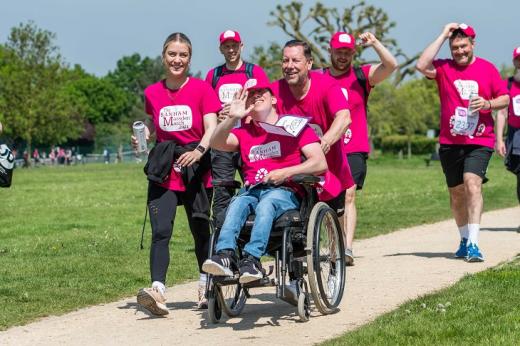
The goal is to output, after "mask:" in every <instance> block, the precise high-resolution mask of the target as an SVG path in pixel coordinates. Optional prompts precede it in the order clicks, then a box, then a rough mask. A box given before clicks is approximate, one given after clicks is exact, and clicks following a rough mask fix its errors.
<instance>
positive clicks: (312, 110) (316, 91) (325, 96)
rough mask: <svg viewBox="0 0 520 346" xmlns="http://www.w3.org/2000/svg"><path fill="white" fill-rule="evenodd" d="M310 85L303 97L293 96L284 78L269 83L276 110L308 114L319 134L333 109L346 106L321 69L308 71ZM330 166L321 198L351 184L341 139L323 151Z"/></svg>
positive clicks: (338, 90)
mask: <svg viewBox="0 0 520 346" xmlns="http://www.w3.org/2000/svg"><path fill="white" fill-rule="evenodd" d="M309 78H310V79H311V87H310V90H309V92H308V93H307V95H305V97H304V98H303V99H302V100H296V99H295V98H294V96H293V94H292V92H291V90H290V89H289V85H288V84H287V82H286V81H285V80H284V79H280V80H278V81H276V82H274V83H273V84H272V85H271V87H272V89H273V92H274V94H275V95H276V98H277V100H278V103H277V108H278V114H291V115H300V116H305V117H311V121H310V122H311V124H310V126H311V127H312V128H313V129H314V131H315V132H316V134H317V135H318V137H321V136H322V135H323V134H324V133H326V132H327V131H328V130H329V128H330V126H331V125H332V122H333V121H334V118H335V116H336V113H337V112H339V111H341V110H344V109H349V105H348V102H347V99H346V98H345V95H343V92H342V91H341V89H340V87H339V85H338V84H337V82H336V81H335V80H334V79H332V78H330V77H328V76H325V75H323V74H321V73H318V72H312V71H311V72H310V73H309ZM326 158H327V165H328V166H329V170H328V171H327V172H326V173H325V176H324V183H323V190H321V189H320V190H319V191H318V192H319V197H320V200H322V201H327V200H330V199H332V198H334V197H336V196H338V195H339V194H340V193H341V192H342V191H344V190H346V189H348V188H349V187H351V186H352V185H354V181H353V179H352V174H351V173H350V168H349V166H348V162H347V158H346V156H345V154H344V151H343V145H342V143H341V140H339V141H337V142H336V143H334V144H333V145H332V146H331V148H330V151H329V152H328V153H327V155H326Z"/></svg>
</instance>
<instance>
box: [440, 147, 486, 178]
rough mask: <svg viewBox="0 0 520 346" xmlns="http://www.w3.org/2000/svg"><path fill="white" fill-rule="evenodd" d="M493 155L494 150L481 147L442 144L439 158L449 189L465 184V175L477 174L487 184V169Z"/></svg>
mask: <svg viewBox="0 0 520 346" xmlns="http://www.w3.org/2000/svg"><path fill="white" fill-rule="evenodd" d="M492 154H493V149H491V148H488V147H484V146H481V145H446V144H441V146H440V148H439V158H440V160H441V165H442V170H443V172H444V175H445V176H446V183H447V184H448V187H455V186H458V185H460V184H462V183H464V178H463V176H464V173H473V174H476V175H478V176H479V177H481V178H482V184H484V183H486V182H487V181H488V178H487V177H486V172H487V167H488V164H489V160H490V159H491V155H492Z"/></svg>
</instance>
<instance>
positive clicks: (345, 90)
mask: <svg viewBox="0 0 520 346" xmlns="http://www.w3.org/2000/svg"><path fill="white" fill-rule="evenodd" d="M341 92H342V93H343V96H345V99H346V100H347V101H348V91H347V89H345V88H341Z"/></svg>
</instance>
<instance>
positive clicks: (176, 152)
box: [132, 32, 221, 315]
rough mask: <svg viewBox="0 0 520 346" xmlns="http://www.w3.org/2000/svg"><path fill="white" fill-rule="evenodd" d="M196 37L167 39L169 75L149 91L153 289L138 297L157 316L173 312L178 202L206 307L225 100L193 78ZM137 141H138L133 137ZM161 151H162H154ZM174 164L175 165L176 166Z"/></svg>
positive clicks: (201, 300) (165, 53) (200, 296)
mask: <svg viewBox="0 0 520 346" xmlns="http://www.w3.org/2000/svg"><path fill="white" fill-rule="evenodd" d="M191 56H192V46H191V42H190V40H189V39H188V37H187V36H186V35H184V34H183V33H178V32H177V33H174V34H171V35H170V36H168V37H167V38H166V41H165V42H164V45H163V49H162V60H163V64H164V68H165V71H166V79H163V80H161V81H159V82H157V83H155V84H152V85H150V86H148V87H147V88H146V89H145V91H144V96H145V111H146V113H147V114H148V116H149V117H148V118H147V119H146V122H145V123H146V128H145V133H146V138H147V139H149V138H150V134H155V136H156V138H157V142H158V144H157V145H156V146H155V147H154V148H153V149H152V151H151V152H150V155H149V158H148V163H147V167H148V168H147V170H148V180H150V181H149V184H148V197H147V202H148V210H149V215H150V224H151V226H152V244H151V248H150V271H151V284H152V285H151V288H143V289H141V290H139V293H138V295H137V302H138V303H139V305H141V306H142V307H144V308H145V309H147V310H148V311H150V312H151V313H152V314H154V315H166V314H168V308H167V307H166V298H165V292H166V272H167V270H168V266H169V263H170V251H169V244H170V239H171V236H172V232H173V225H174V223H175V215H176V210H177V206H178V205H181V204H182V205H183V206H184V209H185V211H186V215H187V219H188V224H189V227H190V230H191V233H192V235H193V239H194V242H195V255H196V256H197V262H198V269H199V273H200V277H199V289H198V303H197V306H198V307H199V308H207V301H206V298H205V297H204V294H205V289H206V280H207V275H206V273H203V272H202V263H203V262H204V261H205V260H206V258H207V257H208V250H209V248H208V246H209V239H210V233H209V229H210V227H209V216H210V200H211V181H210V180H211V172H210V166H211V162H210V156H209V153H208V149H209V142H210V138H211V135H212V134H213V131H214V130H215V127H216V126H217V115H216V113H217V112H218V111H220V109H221V105H220V101H219V100H218V98H217V95H216V94H215V92H214V91H213V89H212V88H211V86H210V85H209V84H208V83H206V82H205V81H202V80H200V79H197V78H194V77H190V76H189V74H188V72H189V66H190V61H191ZM132 145H133V146H134V148H135V149H136V148H137V140H136V138H135V137H134V136H132ZM157 152H161V153H164V154H163V155H161V154H158V155H156V154H155V153H157ZM172 166H173V167H172Z"/></svg>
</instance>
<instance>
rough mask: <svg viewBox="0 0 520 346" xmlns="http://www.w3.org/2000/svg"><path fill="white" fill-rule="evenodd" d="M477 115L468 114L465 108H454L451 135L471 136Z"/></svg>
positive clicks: (475, 126) (477, 118)
mask: <svg viewBox="0 0 520 346" xmlns="http://www.w3.org/2000/svg"><path fill="white" fill-rule="evenodd" d="M478 120H479V113H478V112H475V113H473V114H469V112H468V109H467V108H465V107H457V108H455V115H454V120H453V133H455V134H457V135H461V136H473V134H474V133H475V129H476V128H477V125H478Z"/></svg>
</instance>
